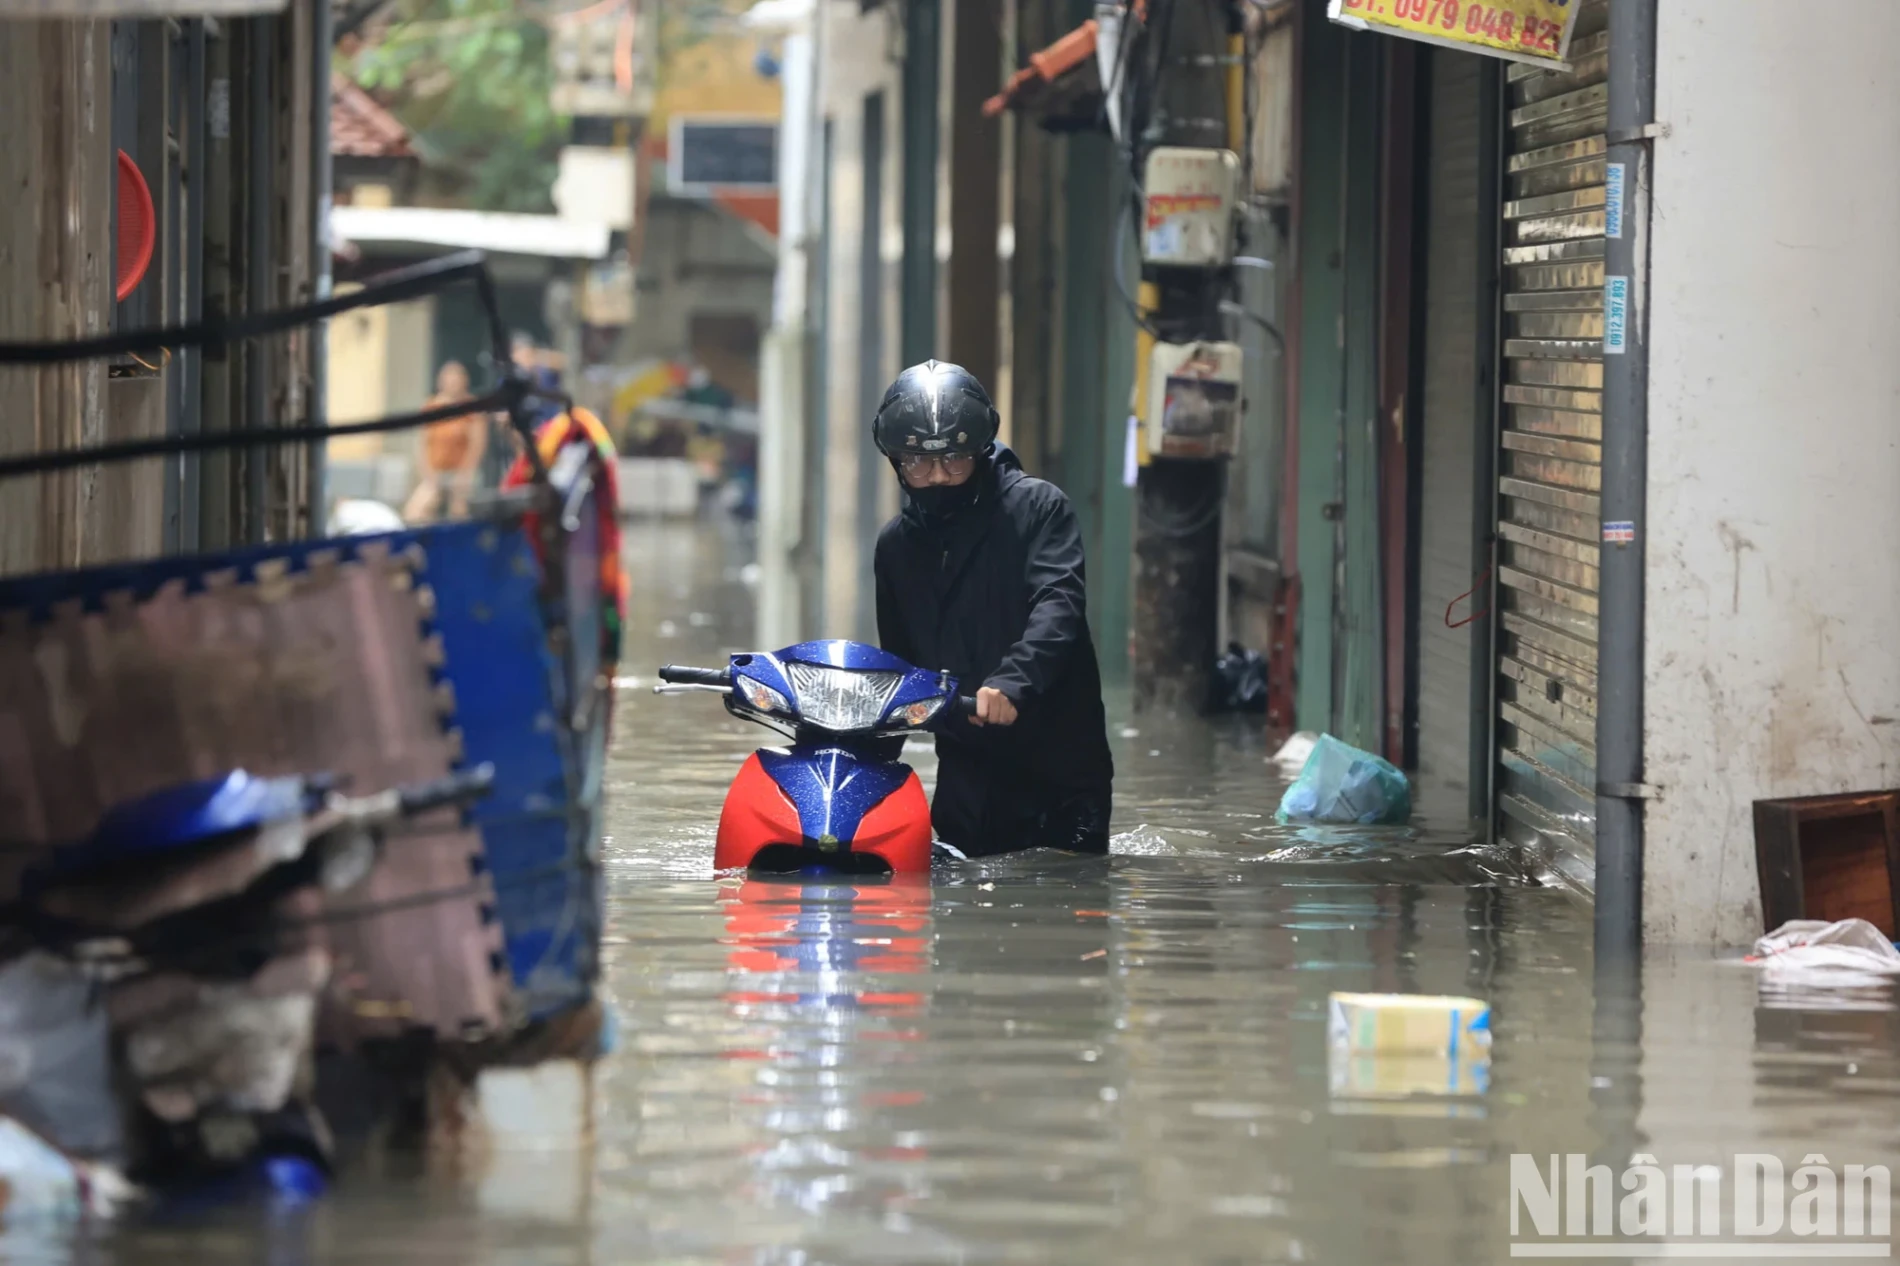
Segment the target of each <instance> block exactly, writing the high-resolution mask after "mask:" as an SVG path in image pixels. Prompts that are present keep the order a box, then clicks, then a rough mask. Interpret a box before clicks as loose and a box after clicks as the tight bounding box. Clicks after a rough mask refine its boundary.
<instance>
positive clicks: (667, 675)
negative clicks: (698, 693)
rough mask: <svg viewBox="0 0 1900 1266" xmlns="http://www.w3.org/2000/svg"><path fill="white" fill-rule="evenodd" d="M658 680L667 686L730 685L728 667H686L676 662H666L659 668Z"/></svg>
mask: <svg viewBox="0 0 1900 1266" xmlns="http://www.w3.org/2000/svg"><path fill="white" fill-rule="evenodd" d="M660 680H661V681H663V682H665V683H667V684H668V685H669V686H720V687H729V686H731V685H732V669H730V668H686V667H682V666H680V665H678V664H668V665H666V666H665V667H664V668H662V669H660Z"/></svg>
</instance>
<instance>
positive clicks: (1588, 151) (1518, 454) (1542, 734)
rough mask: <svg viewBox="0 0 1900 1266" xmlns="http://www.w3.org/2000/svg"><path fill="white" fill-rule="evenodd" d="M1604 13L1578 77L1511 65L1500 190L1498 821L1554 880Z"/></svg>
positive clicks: (1572, 647) (1589, 628)
mask: <svg viewBox="0 0 1900 1266" xmlns="http://www.w3.org/2000/svg"><path fill="white" fill-rule="evenodd" d="M1608 26H1609V16H1608V5H1607V0H1587V3H1586V4H1585V6H1584V8H1583V9H1582V10H1581V11H1580V12H1579V13H1578V15H1577V26H1576V29H1575V33H1574V35H1573V38H1572V42H1571V54H1570V60H1571V67H1572V69H1571V71H1570V73H1568V74H1558V73H1553V72H1549V71H1543V70H1538V69H1535V68H1532V67H1527V66H1514V67H1512V69H1511V72H1510V77H1509V85H1510V87H1509V109H1510V115H1509V135H1508V136H1507V138H1506V145H1507V153H1508V158H1507V162H1506V174H1505V192H1504V198H1505V202H1504V286H1505V290H1504V305H1503V306H1504V318H1503V337H1504V363H1505V369H1504V384H1503V399H1502V418H1501V421H1502V425H1501V427H1500V431H1499V437H1498V445H1499V451H1498V454H1497V471H1498V542H1497V549H1498V554H1497V575H1496V582H1497V589H1496V593H1497V640H1496V643H1495V644H1496V647H1497V672H1498V679H1497V700H1498V704H1497V740H1496V741H1497V752H1498V769H1497V783H1496V786H1497V809H1498V830H1499V834H1500V836H1501V837H1502V838H1505V839H1508V840H1511V841H1513V842H1515V843H1518V844H1520V845H1523V846H1524V847H1525V848H1526V850H1527V852H1528V853H1529V855H1530V857H1531V859H1532V860H1533V862H1534V863H1535V864H1537V865H1538V866H1539V867H1540V868H1541V869H1543V870H1544V872H1545V873H1546V875H1547V877H1550V878H1556V879H1560V880H1562V881H1564V882H1568V883H1570V884H1573V885H1576V886H1578V887H1581V888H1584V889H1586V890H1587V889H1588V888H1590V886H1591V884H1592V881H1593V875H1594V867H1595V854H1596V699H1597V695H1596V691H1597V550H1598V537H1599V535H1600V529H1601V515H1600V512H1599V505H1598V490H1599V489H1600V487H1601V454H1602V446H1601V441H1602V425H1601V424H1602V416H1603V203H1604V196H1603V195H1604V189H1603V186H1604V150H1605V141H1604V131H1605V128H1606V114H1605V111H1606V106H1607V101H1608V83H1607V80H1608V73H1609V30H1608Z"/></svg>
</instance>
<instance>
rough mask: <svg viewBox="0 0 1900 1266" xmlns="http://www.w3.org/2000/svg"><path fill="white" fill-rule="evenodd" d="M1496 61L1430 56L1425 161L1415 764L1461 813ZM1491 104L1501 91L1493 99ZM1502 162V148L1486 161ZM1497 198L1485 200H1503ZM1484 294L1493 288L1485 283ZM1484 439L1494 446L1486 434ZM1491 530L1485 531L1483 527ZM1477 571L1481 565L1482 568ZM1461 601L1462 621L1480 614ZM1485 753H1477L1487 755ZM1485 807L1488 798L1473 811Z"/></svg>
mask: <svg viewBox="0 0 1900 1266" xmlns="http://www.w3.org/2000/svg"><path fill="white" fill-rule="evenodd" d="M1490 71H1491V63H1489V62H1487V61H1485V60H1484V59H1482V58H1478V57H1473V56H1471V55H1469V54H1467V53H1459V52H1453V51H1451V50H1433V54H1432V59H1431V89H1430V92H1431V124H1430V128H1431V131H1430V137H1431V150H1430V155H1429V157H1428V160H1427V166H1426V181H1427V188H1426V225H1425V232H1426V238H1425V373H1424V383H1423V386H1424V393H1425V395H1424V424H1423V426H1422V428H1421V436H1420V441H1421V442H1420V448H1421V453H1420V457H1419V463H1420V471H1419V509H1418V518H1419V529H1418V530H1419V549H1418V558H1419V564H1418V565H1419V614H1418V769H1419V773H1420V774H1421V775H1422V776H1424V777H1425V778H1426V779H1428V780H1430V782H1431V783H1432V784H1433V785H1435V786H1438V787H1442V788H1445V789H1447V790H1454V789H1455V790H1456V791H1458V793H1459V795H1460V797H1461V798H1460V800H1459V808H1460V809H1461V810H1462V809H1463V808H1464V807H1465V804H1466V803H1467V802H1468V796H1466V792H1467V790H1468V788H1469V786H1470V783H1471V779H1472V776H1473V774H1474V773H1475V774H1476V775H1478V776H1479V780H1480V782H1482V776H1483V773H1484V770H1483V767H1482V766H1480V767H1479V768H1477V769H1476V770H1474V769H1473V768H1472V753H1471V731H1472V728H1473V725H1474V723H1479V722H1481V720H1482V715H1481V714H1480V715H1476V716H1474V715H1473V711H1474V710H1473V707H1472V692H1471V680H1472V675H1473V665H1472V662H1471V657H1472V642H1471V639H1472V630H1473V627H1474V626H1473V625H1472V624H1466V625H1465V626H1464V627H1462V628H1452V627H1449V625H1448V623H1447V620H1446V618H1445V610H1446V607H1447V606H1449V605H1450V604H1451V603H1452V602H1453V601H1454V600H1455V599H1456V598H1457V597H1458V595H1459V594H1462V593H1465V592H1467V591H1469V590H1470V589H1471V588H1472V587H1473V585H1474V583H1475V582H1476V581H1477V579H1478V576H1477V572H1478V571H1479V569H1480V568H1479V567H1474V566H1473V565H1472V560H1473V558H1474V557H1475V554H1476V551H1477V549H1478V540H1477V532H1476V531H1475V530H1474V524H1473V521H1472V520H1473V508H1474V507H1475V506H1476V505H1477V504H1478V498H1477V459H1478V456H1479V452H1480V449H1479V442H1480V441H1479V430H1478V425H1477V422H1478V419H1479V418H1480V417H1485V416H1488V413H1489V405H1490V401H1489V395H1490V390H1491V388H1490V386H1489V384H1488V382H1487V381H1485V378H1486V376H1485V375H1483V374H1481V372H1480V365H1481V363H1488V362H1489V360H1490V353H1489V352H1486V353H1485V355H1484V357H1483V358H1482V360H1481V358H1480V356H1479V349H1478V344H1479V341H1480V339H1482V340H1483V341H1484V342H1486V343H1487V344H1488V343H1489V342H1490V337H1491V336H1490V333H1489V331H1488V330H1486V331H1483V332H1481V330H1480V324H1481V323H1480V319H1479V310H1478V305H1479V301H1480V298H1483V299H1484V300H1485V301H1486V302H1493V300H1491V297H1490V295H1489V294H1488V293H1484V292H1483V290H1481V285H1482V283H1481V280H1480V275H1479V269H1480V262H1481V260H1480V252H1481V251H1488V249H1489V248H1488V246H1487V245H1486V243H1488V242H1489V240H1490V237H1491V235H1490V232H1489V231H1488V230H1487V229H1486V228H1485V227H1484V216H1485V215H1486V214H1487V213H1486V211H1485V210H1484V208H1483V207H1481V206H1480V205H1479V199H1480V198H1481V197H1484V196H1485V193H1484V184H1485V182H1484V180H1483V178H1482V177H1483V172H1482V170H1481V164H1482V162H1483V161H1484V157H1485V151H1486V149H1487V148H1488V147H1487V146H1486V144H1485V129H1484V127H1483V122H1482V118H1481V115H1480V111H1481V110H1482V109H1483V108H1484V103H1485V101H1486V100H1487V94H1486V93H1485V92H1484V91H1483V87H1484V76H1485V75H1486V74H1488V73H1490ZM1488 99H1489V101H1490V103H1491V105H1492V106H1493V108H1495V106H1496V101H1497V98H1496V96H1495V95H1491V96H1489V98H1488ZM1490 158H1491V161H1492V162H1493V163H1495V162H1496V161H1497V155H1496V151H1495V150H1492V152H1491V154H1490ZM1496 196H1497V195H1496V193H1495V192H1493V193H1491V194H1490V195H1489V197H1490V198H1495V197H1496ZM1487 289H1488V288H1487ZM1485 442H1487V443H1488V442H1489V440H1488V437H1487V438H1486V440H1485ZM1487 526H1488V525H1487ZM1480 566H1481V565H1480ZM1483 605H1484V600H1483V599H1482V598H1478V599H1477V608H1474V607H1473V606H1472V605H1471V604H1470V603H1469V602H1465V603H1461V604H1459V607H1460V610H1459V611H1458V613H1457V617H1456V618H1464V617H1468V616H1470V615H1471V614H1472V613H1473V611H1474V610H1476V609H1478V608H1482V607H1483ZM1482 752H1483V749H1480V756H1482ZM1476 811H1477V812H1478V813H1482V812H1483V805H1482V802H1480V804H1479V806H1478V808H1477V810H1476Z"/></svg>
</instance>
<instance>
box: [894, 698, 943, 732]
mask: <svg viewBox="0 0 1900 1266" xmlns="http://www.w3.org/2000/svg"><path fill="white" fill-rule="evenodd" d="M943 702H944V699H943V696H942V695H938V696H937V697H936V698H935V699H925V700H924V701H923V702H921V703H913V704H908V705H906V706H905V707H902V708H897V709H895V710H893V711H892V713H891V714H890V716H888V717H886V718H884V722H885V724H886V725H907V726H909V727H910V728H912V729H916V728H917V727H918V726H920V725H928V724H929V723H930V718H932V717H934V716H936V715H937V714H938V713H939V712H942V711H943Z"/></svg>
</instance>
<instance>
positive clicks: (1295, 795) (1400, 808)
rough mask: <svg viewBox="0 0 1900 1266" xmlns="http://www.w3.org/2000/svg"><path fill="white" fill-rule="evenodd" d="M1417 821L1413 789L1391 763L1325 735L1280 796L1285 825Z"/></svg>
mask: <svg viewBox="0 0 1900 1266" xmlns="http://www.w3.org/2000/svg"><path fill="white" fill-rule="evenodd" d="M1411 816H1412V785H1411V783H1409V782H1407V781H1406V778H1405V775H1404V774H1402V773H1400V772H1399V770H1398V768H1397V767H1396V766H1394V765H1393V764H1392V763H1391V762H1390V761H1387V760H1384V759H1381V758H1380V757H1377V756H1374V755H1373V754H1372V753H1371V752H1362V751H1360V750H1359V749H1358V748H1356V747H1354V746H1352V745H1351V744H1349V743H1342V742H1340V741H1339V740H1338V739H1336V738H1334V737H1333V736H1332V735H1330V734H1322V735H1320V738H1319V742H1318V743H1317V744H1315V745H1314V747H1313V754H1312V755H1311V756H1309V757H1307V758H1306V766H1305V768H1303V769H1301V770H1300V776H1299V777H1298V778H1296V779H1294V780H1293V785H1292V786H1291V787H1288V788H1287V789H1286V794H1285V795H1284V796H1282V797H1280V812H1279V815H1278V817H1279V819H1280V821H1282V822H1326V823H1334V824H1339V825H1346V824H1351V823H1358V824H1361V825H1375V824H1376V825H1385V826H1395V825H1397V824H1399V823H1401V822H1404V821H1406V820H1407V819H1408V818H1410V817H1411Z"/></svg>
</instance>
